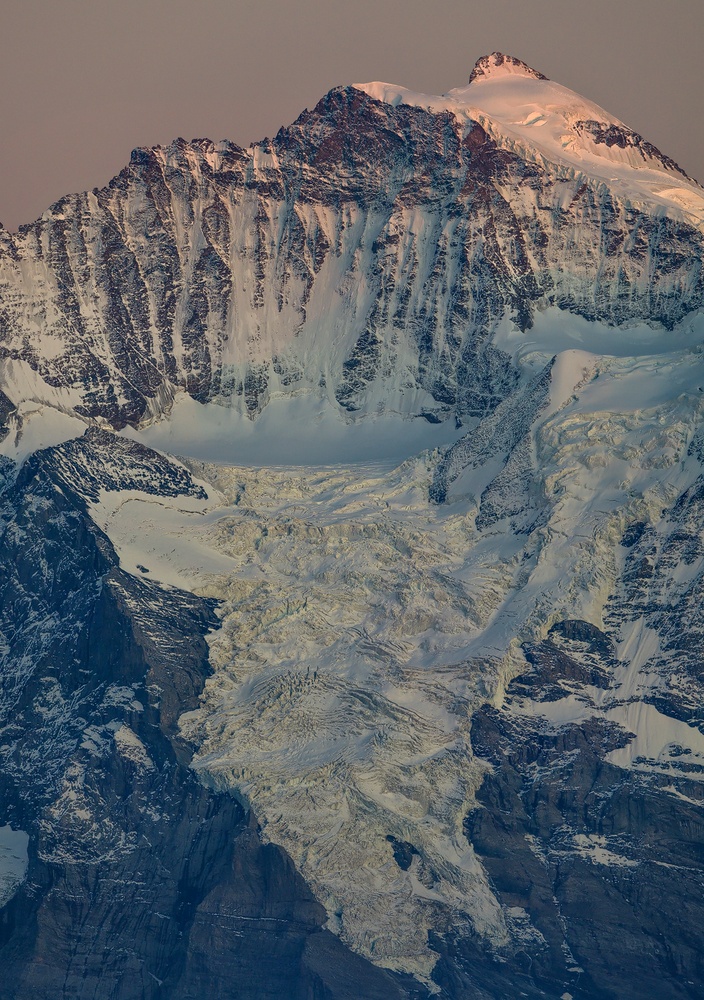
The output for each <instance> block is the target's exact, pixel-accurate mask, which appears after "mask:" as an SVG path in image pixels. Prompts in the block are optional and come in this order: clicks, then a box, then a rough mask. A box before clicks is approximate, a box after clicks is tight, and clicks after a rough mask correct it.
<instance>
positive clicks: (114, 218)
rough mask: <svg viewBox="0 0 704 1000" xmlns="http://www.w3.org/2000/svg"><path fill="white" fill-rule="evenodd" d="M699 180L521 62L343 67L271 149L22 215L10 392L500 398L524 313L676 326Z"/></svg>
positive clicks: (3, 308) (157, 407) (692, 278)
mask: <svg viewBox="0 0 704 1000" xmlns="http://www.w3.org/2000/svg"><path fill="white" fill-rule="evenodd" d="M507 80H508V81H509V83H510V84H514V85H515V84H518V86H517V88H516V87H515V86H514V91H512V92H511V93H509V94H508V95H507V96H506V95H504V94H503V91H502V90H501V88H502V87H503V88H505V86H506V81H507ZM526 88H528V92H527V94H526V92H525V91H526ZM539 107H543V108H544V111H546V112H547V113H548V114H550V115H551V120H550V121H549V122H546V120H545V113H543V114H542V115H541V114H540V113H539V112H538V111H533V112H532V113H531V112H530V109H531V108H539ZM526 108H528V113H527V114H526V113H525V111H526ZM702 195H703V192H702V190H701V188H699V187H698V185H697V184H696V183H695V182H693V181H691V180H689V179H688V178H687V177H686V175H684V174H683V173H682V172H681V171H680V170H679V168H678V167H677V165H676V164H674V163H673V162H672V161H671V160H669V159H668V158H667V157H664V156H663V155H662V154H661V153H659V151H658V150H657V149H655V147H654V146H652V145H651V144H649V143H647V142H645V140H643V139H642V138H641V137H640V136H638V135H637V134H636V133H634V132H632V131H631V130H630V129H628V128H626V126H624V125H622V123H620V122H618V121H617V120H616V119H614V118H612V117H611V116H609V115H608V114H607V113H606V112H604V111H603V110H602V109H600V108H597V107H596V106H595V105H592V104H590V103H589V102H587V101H585V100H584V99H583V98H579V97H578V96H577V95H575V94H572V92H571V91H568V90H566V89H565V88H562V87H559V86H558V85H557V84H553V83H551V82H550V81H546V80H545V79H544V78H542V77H541V74H537V73H535V72H534V71H532V70H530V69H529V68H528V67H526V66H525V65H524V64H522V63H519V62H518V61H515V60H510V59H508V58H504V57H496V56H495V57H491V58H488V59H486V60H484V62H482V61H481V60H480V64H478V69H476V70H475V71H474V72H473V74H472V80H471V83H470V85H469V86H468V87H464V88H460V89H459V90H457V91H452V92H450V94H448V95H445V96H444V97H442V98H432V97H428V96H427V95H422V94H421V95H418V94H413V93H411V92H409V91H405V90H404V89H403V88H398V87H396V88H393V87H389V86H387V85H385V84H368V85H359V86H357V87H340V88H336V89H334V90H332V91H330V93H329V94H327V95H326V96H325V97H324V98H323V99H322V100H321V101H320V102H319V103H318V104H317V105H316V107H315V108H314V109H313V110H312V111H305V112H304V113H303V114H302V115H301V116H300V117H299V118H298V119H297V121H295V122H294V123H293V125H291V126H289V127H287V128H282V129H281V130H280V131H279V132H278V133H277V135H276V136H275V137H274V138H273V139H266V140H264V141H263V142H261V143H258V144H256V145H254V146H252V147H250V148H248V149H242V148H240V147H238V146H236V145H234V144H233V143H231V142H220V143H213V142H210V141H208V140H194V141H192V142H186V141H184V140H182V139H178V140H176V141H175V142H173V143H172V144H171V145H170V146H167V147H158V146H157V147H155V148H153V149H136V150H135V151H134V152H133V153H132V157H131V160H130V163H129V165H128V166H127V167H126V168H125V169H124V170H123V171H122V172H121V173H120V174H119V175H118V176H117V177H115V178H114V180H112V181H111V182H110V184H109V185H108V186H107V187H105V188H103V189H95V190H93V191H92V192H87V193H84V194H78V195H71V196H68V197H66V198H64V199H62V200H61V201H59V202H57V203H56V204H55V205H53V206H52V207H51V208H50V209H48V211H47V212H46V213H45V214H44V215H43V216H42V218H41V219H39V220H38V221H36V222H34V223H32V224H31V225H27V226H23V227H21V229H20V231H19V232H18V233H17V234H10V233H8V232H2V234H1V239H0V359H1V360H2V365H3V376H2V383H1V384H0V388H2V389H3V390H4V392H5V393H6V395H7V396H8V397H9V399H10V400H11V401H12V402H13V403H17V402H19V401H20V400H21V399H24V398H33V399H36V400H41V401H46V402H51V403H53V404H54V405H58V406H60V407H61V408H63V409H69V410H71V411H72V412H75V413H76V414H79V415H83V416H85V417H91V418H101V419H103V420H107V421H108V422H109V423H110V424H111V425H112V426H113V427H116V428H119V427H122V426H124V425H125V424H127V423H129V424H132V425H138V424H139V423H140V422H144V421H149V420H151V419H153V418H154V416H158V415H159V414H162V413H164V412H165V411H168V409H169V407H170V405H171V401H172V399H173V396H174V393H176V392H178V391H180V390H183V391H185V392H186V393H188V394H190V396H192V397H193V398H194V399H196V400H198V401H200V402H206V401H213V400H214V401H218V402H222V403H225V404H227V405H228V406H235V407H237V408H239V409H240V410H241V411H242V412H244V413H247V414H249V415H252V416H254V415H256V414H257V413H258V412H260V411H261V410H262V408H263V407H264V406H265V405H266V404H267V401H268V399H269V398H270V396H271V394H272V393H281V392H283V393H290V392H293V391H295V390H301V389H306V390H309V391H311V392H313V393H317V394H320V395H322V396H325V397H326V398H328V399H329V400H330V401H331V402H332V403H333V405H335V406H337V407H340V408H343V409H344V410H345V411H349V412H356V411H361V412H362V413H365V412H375V411H378V409H379V408H387V409H390V410H395V411H398V412H401V413H406V414H416V413H419V412H421V411H422V412H424V413H429V414H431V415H434V417H435V418H440V419H444V418H445V417H447V416H448V415H457V416H458V417H459V418H460V419H461V418H463V417H465V416H468V415H471V416H481V415H484V414H486V413H487V412H488V411H490V410H491V409H493V408H494V407H495V406H496V405H497V404H498V403H499V402H500V401H501V400H502V399H503V398H504V397H505V396H506V395H507V394H508V392H509V391H510V390H511V388H512V387H513V385H514V383H515V380H516V371H515V369H514V366H513V364H512V361H511V358H510V357H509V356H508V355H507V354H506V353H504V352H503V351H502V350H500V349H497V348H496V347H495V346H492V343H491V335H492V333H493V331H494V329H495V327H496V325H497V323H498V322H499V321H500V320H501V319H502V318H504V317H505V316H509V317H510V318H511V319H512V320H513V321H514V322H515V323H516V324H517V326H518V328H519V329H520V330H523V331H525V330H527V329H529V328H530V327H531V324H532V323H533V320H534V317H535V315H536V311H537V310H543V309H544V308H546V307H548V306H557V307H559V308H561V309H564V310H569V311H571V312H573V313H578V314H579V315H581V316H584V317H587V318H589V319H595V320H601V321H604V322H605V323H608V324H615V325H618V324H632V323H633V322H635V321H637V320H644V321H647V322H652V323H658V324H662V325H664V326H665V327H667V328H671V327H672V326H673V325H674V324H676V323H677V322H678V321H679V320H680V319H681V318H682V317H683V316H685V315H686V314H687V313H688V312H690V311H691V310H693V309H696V308H698V307H699V306H700V305H701V303H702V298H703V296H704V285H703V282H702V228H701V220H702V219H703V218H704V198H703V197H702Z"/></svg>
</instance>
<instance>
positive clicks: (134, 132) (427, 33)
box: [0, 0, 704, 229]
mask: <svg viewBox="0 0 704 1000" xmlns="http://www.w3.org/2000/svg"><path fill="white" fill-rule="evenodd" d="M493 50H499V51H503V52H507V53H510V54H512V55H515V56H518V57H519V58H521V59H524V60H525V61H526V62H528V63H529V64H530V65H532V66H534V67H535V68H536V69H539V70H541V71H542V72H543V73H545V74H547V75H548V76H549V77H551V78H553V79H555V80H558V81H559V82H560V83H562V84H564V85H565V86H568V87H571V88H572V89H573V90H576V91H578V92H580V93H582V94H584V95H585V96H586V97H589V98H591V99H592V100H594V101H596V102H597V103H598V104H601V105H602V106H603V107H605V108H607V109H608V110H609V111H611V112H612V114H615V115H616V116H618V117H619V118H621V119H622V120H623V121H625V122H626V123H627V124H628V125H630V126H631V127H632V128H635V129H636V130H637V131H639V132H641V133H642V134H643V135H645V137H646V138H647V139H649V140H650V141H651V142H654V143H655V144H656V145H657V146H659V147H660V148H661V149H662V150H663V152H665V153H667V154H668V155H669V156H672V157H674V158H675V159H676V160H677V161H678V162H679V163H680V164H681V165H682V166H683V167H684V168H685V169H686V170H687V171H688V172H689V173H690V174H692V175H693V176H695V177H697V178H698V179H700V180H702V181H704V128H703V127H702V96H703V95H704V0H669V2H668V3H665V2H664V0H347V2H340V0H327V2H324V0H297V2H295V0H256V2H255V0H120V2H117V0H0V126H1V128H2V133H1V134H2V143H1V145H0V220H2V222H3V223H4V224H5V226H6V227H7V228H9V229H15V228H16V227H17V226H18V225H19V224H21V223H23V222H29V221H32V220H33V219H34V218H36V217H37V216H39V215H40V214H41V213H42V212H43V211H44V209H45V208H47V207H48V205H50V204H51V203H52V202H53V201H55V200H56V199H58V198H59V197H61V196H62V195H63V194H67V193H70V192H73V191H80V190H85V189H87V188H92V187H96V186H101V185H103V184H105V183H106V182H107V181H108V180H109V179H110V177H111V176H112V175H113V174H115V173H117V172H118V171H119V170H120V168H121V167H122V166H123V165H124V164H125V163H126V162H127V161H128V159H129V155H130V151H131V149H132V148H133V147H135V146H139V145H155V144H157V143H167V142H169V141H170V140H171V139H173V138H175V137H176V136H179V135H180V136H183V137H184V138H187V139H190V138H194V137H204V136H207V137H209V138H211V139H221V138H229V139H234V140H235V141H236V142H239V143H241V144H243V145H246V144H247V143H249V142H250V141H252V140H257V139H261V138H263V137H264V136H266V135H272V134H273V133H274V132H275V131H276V130H277V129H278V127H279V126H280V125H281V124H285V123H288V122H290V121H292V120H293V119H294V118H295V117H297V115H298V114H299V112H300V111H302V110H303V108H304V107H310V106H312V105H313V104H315V102H316V101H317V100H318V98H320V97H321V96H322V95H323V94H324V93H325V92H326V91H327V90H329V89H330V87H333V86H335V85H336V84H344V83H352V82H355V81H358V82H359V81H367V80H386V81H387V82H392V83H400V84H403V85H404V86H407V87H411V88H413V89H415V90H423V91H426V92H430V93H442V92H444V91H446V90H449V89H450V88H451V87H456V86H461V85H463V84H465V83H466V82H467V77H468V75H469V72H470V70H471V68H472V66H473V64H474V62H475V61H476V59H477V58H478V57H479V56H481V55H484V54H486V53H488V52H491V51H493Z"/></svg>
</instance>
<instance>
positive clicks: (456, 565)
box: [92, 319, 704, 983]
mask: <svg viewBox="0 0 704 1000" xmlns="http://www.w3.org/2000/svg"><path fill="white" fill-rule="evenodd" d="M604 333H605V331H604V330H603V329H600V328H599V327H598V325H590V324H588V323H582V324H575V325H574V327H572V328H571V329H567V330H566V331H565V340H566V342H567V344H568V345H571V344H573V343H580V344H581V345H582V346H581V347H580V348H575V347H572V346H568V347H567V349H566V350H563V351H560V352H559V353H558V354H557V356H555V357H552V358H551V354H552V351H553V348H554V337H555V330H554V325H553V324H552V323H551V322H550V320H549V319H548V320H547V321H546V322H545V323H544V324H543V326H541V325H540V324H537V325H536V328H534V330H533V331H531V336H532V341H531V344H530V350H529V351H527V350H526V345H525V344H522V345H521V347H520V348H519V350H518V351H517V353H516V355H515V357H514V362H515V364H516V366H517V368H518V370H519V371H520V377H519V381H518V384H517V387H516V389H515V390H514V392H513V393H512V394H511V396H510V397H509V398H508V399H507V400H506V401H505V403H502V404H501V405H500V406H499V407H498V408H497V410H496V411H495V412H494V413H493V414H490V415H488V416H487V417H486V418H485V419H484V421H482V422H481V423H480V424H479V426H478V427H477V428H476V429H473V430H471V431H470V432H469V433H468V434H467V435H466V436H465V437H464V438H463V439H461V440H460V441H459V442H457V443H456V444H455V445H453V446H452V447H451V448H450V449H449V450H447V451H445V452H444V454H438V453H437V452H431V453H425V454H423V455H421V456H419V457H417V458H414V459H409V460H407V461H406V462H405V463H403V464H402V465H401V466H399V467H398V468H395V469H393V468H391V467H389V466H383V465H382V466H379V465H369V464H368V465H363V464H356V465H352V466H345V465H342V464H337V465H336V466H333V467H329V466H328V467H326V466H318V467H314V466H310V465H307V466H306V465H300V466H298V467H295V468H286V467H280V468H278V469H266V470H262V469H258V468H249V467H244V466H243V467H227V466H222V465H220V466H213V465H209V464H207V463H203V462H201V461H199V460H198V458H197V456H196V457H195V458H194V459H192V460H190V462H189V464H190V465H191V467H192V469H193V470H194V471H195V472H196V474H197V476H198V481H200V482H202V483H207V482H209V483H210V484H211V485H210V486H209V487H208V492H209V495H210V498H209V500H207V501H205V500H197V501H194V502H193V504H192V506H191V508H190V509H189V508H188V505H187V504H186V503H185V502H184V498H182V497H179V498H178V499H176V498H175V499H173V500H169V499H168V498H165V497H161V496H156V497H149V496H147V495H140V496H136V495H134V494H133V493H131V492H124V491H123V492H118V493H117V494H109V495H108V494H105V493H104V494H102V495H101V497H100V498H96V500H95V501H94V504H93V507H92V510H93V516H94V517H95V519H96V520H97V521H98V523H99V524H100V525H101V527H102V528H103V529H104V530H105V531H106V532H107V533H108V534H109V536H110V537H111V539H112V541H113V544H114V545H115V548H116V551H117V553H118V555H119V557H120V560H121V565H122V566H123V567H124V568H126V569H128V570H129V571H130V572H132V573H134V574H136V575H138V576H140V575H141V576H143V577H144V576H145V575H148V577H149V578H150V579H152V580H155V581H162V582H163V583H165V584H174V583H175V584H177V585H180V586H186V587H189V588H194V589H195V590H196V591H197V592H198V593H200V594H201V595H204V596H207V597H215V598H217V599H218V600H219V601H220V602H221V604H220V609H221V610H220V615H221V618H222V627H221V629H220V630H219V632H217V633H215V634H214V635H213V636H212V637H211V638H210V659H211V664H212V666H213V667H214V670H215V673H214V675H213V677H212V678H211V679H210V680H209V681H208V682H207V685H206V690H205V695H204V697H203V700H202V702H201V705H200V707H199V708H198V709H197V710H196V711H195V712H191V713H188V714H186V715H184V716H182V718H181V727H182V731H183V733H184V735H185V736H186V737H187V738H188V739H189V741H190V742H191V743H192V744H193V745H195V746H197V747H198V751H197V753H196V757H195V760H194V766H195V767H196V769H197V771H198V773H199V774H200V776H201V778H202V780H204V781H205V782H206V783H207V784H208V785H210V786H212V787H214V788H216V789H218V790H228V791H230V792H232V793H233V794H235V795H237V796H238V797H239V798H241V799H242V801H244V802H245V803H246V804H247V805H248V806H249V807H251V808H252V809H253V811H254V813H255V814H256V816H257V819H258V822H259V824H260V828H261V831H262V836H263V838H264V839H265V840H267V841H271V842H273V843H275V844H278V845H280V846H282V847H284V848H285V849H286V851H287V852H288V853H289V854H290V856H291V857H292V858H293V859H294V861H295V862H296V864H297V866H298V867H299V870H300V871H301V872H302V873H303V875H304V877H305V878H306V881H307V882H308V884H309V886H310V887H311V888H312V890H313V892H314V893H315V895H316V897H317V898H318V899H319V900H320V902H321V903H323V905H324V906H325V908H326V911H327V913H328V926H329V927H330V928H331V929H333V930H334V931H335V933H337V934H339V935H340V936H341V938H342V939H343V941H345V943H347V944H348V945H349V946H351V947H352V948H353V949H354V950H355V951H357V952H359V953H361V954H363V955H364V956H366V957H367V958H369V959H371V961H372V962H375V963H377V964H379V965H381V966H382V967H385V968H390V969H393V970H396V971H402V972H411V973H413V974H414V975H415V976H417V977H418V978H420V979H421V980H422V981H425V982H429V983H431V982H432V980H431V976H432V974H433V970H434V968H435V966H436V963H437V960H438V950H437V948H436V947H435V946H434V945H433V943H432V942H433V941H435V940H436V937H435V936H436V935H437V936H439V938H440V939H444V938H447V937H448V935H449V936H451V937H455V938H459V939H460V940H465V941H468V940H479V941H481V942H482V944H481V947H482V948H483V949H484V950H485V951H487V952H488V953H490V954H492V955H494V956H496V957H497V959H498V958H501V960H502V961H513V960H514V958H515V956H516V955H517V954H519V953H520V952H522V951H525V950H526V949H527V950H528V952H529V953H530V954H534V956H536V960H537V957H539V956H540V955H541V954H543V953H544V950H545V948H546V947H547V945H546V943H545V939H544V934H545V933H547V932H546V929H545V923H544V920H545V917H544V916H541V914H540V912H539V910H537V909H535V908H534V907H531V906H528V907H527V908H526V906H525V905H523V904H522V905H521V906H518V907H517V906H516V905H515V904H514V903H512V902H511V899H510V898H507V897H506V896H504V895H502V893H500V892H498V891H497V889H496V886H495V884H494V883H492V881H490V879H489V878H488V877H487V869H486V867H485V865H486V862H485V860H484V858H483V857H482V856H481V852H479V853H478V852H477V851H476V849H475V848H473V845H472V842H471V840H470V841H468V840H467V838H466V834H465V831H464V826H463V824H464V821H465V818H466V817H467V815H468V814H470V815H471V814H473V812H474V811H475V810H476V809H477V807H478V805H479V802H478V800H477V794H478V793H480V792H481V790H482V789H484V788H485V787H490V786H489V785H488V784H487V782H489V781H490V776H491V774H493V773H494V771H493V769H492V767H490V765H489V764H488V763H487V757H489V759H491V754H490V751H489V749H488V748H485V746H484V745H483V743H482V740H483V738H484V737H483V732H484V729H483V726H484V723H483V722H481V723H480V722H479V721H478V720H481V719H482V718H483V716H482V713H483V712H484V711H485V710H486V708H487V706H493V708H492V711H494V712H496V713H498V716H497V717H498V718H503V719H505V720H507V721H506V722H505V723H504V725H506V726H509V725H515V724H518V725H520V726H521V727H522V730H521V731H522V732H523V733H524V734H525V733H527V732H528V733H529V732H531V731H533V730H535V727H538V728H539V731H540V732H543V734H546V733H547V734H555V738H556V739H558V738H562V739H566V738H567V735H564V736H563V737H559V734H560V733H563V734H570V733H573V732H575V731H581V730H582V729H583V730H584V731H585V732H588V731H590V727H591V728H594V727H597V728H598V727H603V730H604V733H608V739H607V738H606V737H604V739H603V741H602V743H603V745H601V748H600V751H599V755H598V756H597V758H596V760H597V762H598V766H600V767H601V768H602V769H603V768H604V767H605V766H606V765H610V766H612V767H614V768H615V771H614V775H619V774H620V775H621V777H620V778H619V777H613V778H612V779H611V780H612V781H614V782H616V783H618V782H619V781H621V782H622V781H630V780H632V779H633V776H634V775H636V774H637V775H640V776H641V777H642V779H643V780H644V781H646V782H647V781H650V782H651V784H650V785H648V786H647V787H648V788H649V789H650V790H649V793H648V794H650V795H660V796H661V797H663V798H664V801H667V800H668V798H669V799H670V800H672V799H673V797H677V796H680V797H682V796H684V800H689V799H692V801H696V800H697V797H700V796H701V790H697V786H698V783H699V782H700V781H701V777H702V775H703V774H704V742H703V739H704V738H703V737H702V735H701V732H700V728H701V704H702V697H703V696H704V689H703V688H702V677H701V670H700V667H699V663H700V662H701V661H700V658H699V657H700V647H699V638H698V636H699V631H700V630H699V626H698V624H697V616H698V614H699V611H700V607H701V604H700V599H699V594H700V587H701V582H702V579H704V577H703V575H702V574H704V556H702V554H701V552H700V549H701V542H700V540H699V527H698V521H697V518H698V510H699V505H700V503H701V492H702V490H701V482H702V477H703V476H704V467H703V465H702V462H703V461H704V452H702V449H701V444H700V438H701V431H700V428H701V424H702V415H703V414H704V393H703V391H702V389H703V387H704V361H703V360H702V355H701V353H700V351H699V348H698V347H697V346H696V342H697V341H701V338H702V335H703V334H704V330H702V325H701V322H700V321H696V322H695V321H693V325H692V326H691V327H690V328H689V329H688V331H682V337H683V341H684V342H686V340H687V339H689V341H690V346H688V347H687V348H685V349H684V350H671V351H667V350H666V349H665V345H663V344H662V343H660V353H658V354H656V355H654V354H652V353H650V348H652V343H651V342H650V340H649V336H648V333H649V331H647V330H645V329H643V330H641V331H640V333H639V331H637V330H635V331H633V336H632V341H631V347H632V348H635V347H638V348H639V349H640V351H641V353H639V354H637V355H635V356H630V357H629V356H621V357H615V356H611V355H604V354H602V353H597V351H595V350H594V348H595V347H598V346H599V344H601V343H602V338H603V336H604ZM498 336H499V337H501V338H502V340H503V343H504V346H506V347H509V346H510V344H511V334H510V331H507V330H502V331H500V332H499V334H498ZM589 348H592V350H589ZM440 484H441V488H440ZM438 500H442V503H438V502H437V501H438ZM135 505H139V507H140V510H142V509H143V510H144V511H145V513H140V514H139V516H136V515H135V512H134V510H135ZM683 635H686V636H687V638H686V641H684V642H682V636H683ZM476 727H479V728H478V733H479V735H478V736H477V738H476V740H475V737H474V735H473V734H474V732H475V728H476ZM541 727H542V728H541ZM580 727H581V728H580ZM542 738H547V737H545V736H543V737H541V739H542ZM550 738H552V736H551V737H550ZM507 740H508V742H507V744H506V745H507V746H508V747H509V748H510V747H511V738H508V737H507ZM533 740H534V743H533V746H534V747H535V746H537V745H539V744H538V743H536V742H535V741H536V740H538V736H537V735H535V733H534V736H533ZM517 745H518V744H516V746H517ZM507 752H508V751H507ZM571 759H572V758H571V757H570V756H569V755H568V756H567V757H565V758H564V759H562V764H563V765H564V763H565V761H566V760H571ZM533 777H534V779H535V780H537V776H536V775H534V776H533ZM590 780H591V779H590ZM693 796H694V798H692V797H693ZM684 800H683V801H684ZM662 808H667V807H666V806H662ZM602 822H605V821H604V820H602ZM603 829H604V828H603V827H591V826H589V825H585V823H584V821H583V820H582V821H576V820H575V819H573V818H571V819H570V821H569V822H566V823H565V824H563V827H562V833H561V834H560V836H561V840H560V844H559V852H560V857H561V859H562V864H563V865H564V864H567V863H568V861H569V859H572V861H574V863H575V864H577V863H579V864H582V863H587V864H588V865H590V866H592V867H593V866H594V865H597V866H598V869H597V870H598V871H601V872H602V875H601V876H599V878H602V877H603V878H609V877H611V875H610V873H612V872H613V870H614V868H615V867H616V868H620V869H623V870H629V871H631V872H632V873H633V874H632V878H636V877H637V878H647V867H648V863H649V862H646V860H645V858H644V856H643V855H642V853H639V851H640V848H639V847H638V837H639V834H638V833H637V831H636V829H635V827H634V826H633V824H632V825H631V827H630V828H629V832H628V834H627V835H626V834H624V835H623V836H622V835H621V834H619V835H618V837H614V836H612V837H611V839H609V836H607V835H606V834H605V833H604V832H603ZM531 835H534V834H531ZM547 843H548V841H547V840H546V844H547ZM541 849H542V848H541ZM545 849H546V850H548V849H549V848H548V847H547V846H546V847H545ZM550 849H551V848H550ZM659 860H661V861H662V860H665V855H663V856H661V857H660V859H659ZM572 861H569V863H572ZM590 877H591V876H590ZM594 877H596V876H594ZM584 891H585V893H586V892H587V891H591V890H588V889H584ZM550 905H553V904H552V903H551V904H550ZM555 905H557V904H555ZM390 913H391V914H392V915H393V916H392V919H389V914H390ZM560 919H562V917H560ZM565 926H567V924H566V925H565ZM564 933H565V935H566V936H564V937H563V944H565V947H568V946H567V944H566V942H567V941H568V940H570V941H572V946H575V947H576V945H575V940H574V938H572V937H571V936H570V934H571V932H568V931H565V932H564ZM565 954H567V952H565ZM569 962H571V967H573V968H574V969H576V968H577V967H578V965H579V963H578V962H576V960H574V958H571V959H570V960H569ZM569 962H568V964H569ZM564 974H565V976H566V978H567V980H568V981H571V980H570V976H572V978H574V976H577V975H578V974H577V973H576V972H573V973H569V970H566V971H565V972H564ZM580 974H581V973H580Z"/></svg>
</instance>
